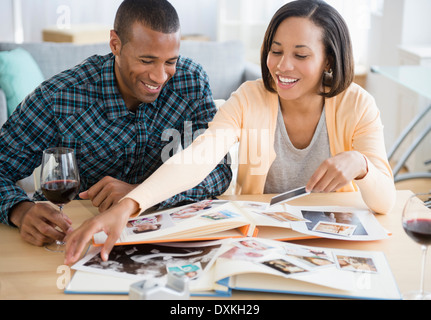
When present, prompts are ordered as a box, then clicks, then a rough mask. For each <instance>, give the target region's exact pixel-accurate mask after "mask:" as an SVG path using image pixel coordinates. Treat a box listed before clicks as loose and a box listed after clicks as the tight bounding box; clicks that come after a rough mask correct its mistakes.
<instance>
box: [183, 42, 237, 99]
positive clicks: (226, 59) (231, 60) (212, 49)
mask: <svg viewBox="0 0 431 320" xmlns="http://www.w3.org/2000/svg"><path fill="white" fill-rule="evenodd" d="M180 53H181V55H183V56H186V57H189V58H191V59H193V60H194V61H195V62H198V63H200V64H201V65H202V66H203V68H204V69H205V71H206V72H207V74H208V76H209V80H210V85H211V90H212V92H213V97H214V99H228V98H229V97H230V95H231V93H232V92H233V91H235V90H236V89H238V87H239V86H240V85H241V83H242V82H243V76H244V70H245V50H244V46H243V45H242V43H241V42H236V41H231V42H199V41H182V42H181V48H180Z"/></svg>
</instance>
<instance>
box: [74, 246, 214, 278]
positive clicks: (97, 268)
mask: <svg viewBox="0 0 431 320" xmlns="http://www.w3.org/2000/svg"><path fill="white" fill-rule="evenodd" d="M219 248H220V244H217V243H213V244H205V243H203V244H196V245H195V246H194V244H181V243H178V244H166V245H164V244H140V245H132V246H115V247H114V248H113V249H112V251H111V254H110V256H109V260H108V261H106V262H105V261H102V259H101V257H100V254H98V253H99V251H100V250H97V248H94V250H95V251H94V254H91V255H88V258H87V259H84V260H82V262H81V263H79V264H78V265H77V266H76V269H77V270H83V271H87V272H95V273H102V274H106V275H112V276H118V277H125V278H129V279H134V278H136V279H155V278H162V277H164V276H165V275H167V272H168V271H167V268H168V267H169V268H174V267H178V268H180V269H181V270H182V272H183V273H184V274H186V269H187V268H186V267H185V266H192V265H197V264H199V268H200V269H201V270H204V269H205V267H206V266H207V265H208V264H209V263H210V262H211V260H212V258H213V257H214V256H215V254H216V252H217V250H218V249H219ZM189 269H190V268H189Z"/></svg>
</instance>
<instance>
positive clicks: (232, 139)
mask: <svg viewBox="0 0 431 320" xmlns="http://www.w3.org/2000/svg"><path fill="white" fill-rule="evenodd" d="M278 105H279V102H278V95H277V94H276V93H270V92H268V91H267V90H266V89H265V88H264V85H263V82H262V80H256V81H250V82H246V83H244V84H243V85H242V86H241V87H240V88H239V89H238V90H237V91H236V92H235V93H233V94H232V96H231V98H230V99H229V100H228V101H227V102H226V103H225V104H224V105H223V106H222V107H221V108H220V109H219V111H218V112H217V114H216V116H215V117H214V119H213V121H212V122H211V123H210V124H209V128H208V130H206V131H205V133H204V134H202V135H201V136H200V137H199V138H197V139H196V140H195V141H194V142H193V144H192V145H191V146H190V147H188V148H186V149H185V150H184V151H183V152H181V153H179V154H176V155H175V156H173V157H172V158H171V159H169V160H168V161H166V162H165V164H164V165H163V166H162V167H160V168H159V169H158V170H157V171H156V172H155V173H154V174H153V175H152V176H151V177H150V178H148V179H147V180H146V181H144V182H143V183H142V184H141V185H140V186H138V187H137V188H136V189H135V190H133V191H132V192H131V193H130V194H129V195H127V196H126V197H128V198H131V199H133V200H135V201H137V202H138V203H139V204H140V208H141V210H145V209H147V208H149V207H151V206H152V205H155V204H157V203H159V202H161V201H163V200H165V199H167V198H169V197H171V196H173V195H175V194H177V193H180V192H183V191H185V190H188V189H190V188H193V187H194V186H196V185H197V184H199V183H200V182H201V181H202V180H203V179H205V177H206V176H207V175H208V174H209V173H210V172H211V171H212V170H213V169H214V167H215V166H216V165H217V163H219V162H220V161H221V160H222V159H223V157H224V156H225V155H226V153H227V152H228V151H229V149H230V147H231V146H232V145H234V144H235V143H236V142H239V152H238V154H239V159H238V177H237V181H236V189H235V193H237V194H262V193H263V189H264V186H265V181H266V176H267V173H268V171H269V168H270V167H271V164H272V162H273V161H274V159H275V157H276V154H275V151H274V135H275V128H276V123H277V114H278ZM325 112H326V114H325V116H326V125H327V129H328V136H329V145H330V149H331V154H332V155H336V154H338V153H340V152H344V151H351V150H356V151H359V152H361V153H362V154H363V155H364V156H365V157H366V159H367V162H368V173H367V175H366V176H365V177H364V178H363V179H361V180H356V181H352V182H351V183H350V184H349V185H347V186H345V187H343V188H342V189H340V190H338V191H344V192H348V191H358V190H360V192H361V195H362V198H363V200H364V202H365V203H366V204H367V206H368V207H369V208H370V209H371V210H373V211H375V212H376V213H382V214H385V213H388V212H389V211H390V210H391V209H392V207H393V205H394V203H395V186H394V182H393V175H392V171H391V168H390V166H389V163H388V160H387V155H386V150H385V145H384V137H383V126H382V124H381V120H380V113H379V110H378V109H377V107H376V104H375V102H374V99H373V98H372V97H371V95H369V94H368V93H367V92H366V91H365V90H363V89H362V88H361V87H359V86H358V85H356V84H352V85H351V86H350V87H349V88H348V89H347V90H345V91H344V92H343V93H341V94H339V95H338V96H336V97H333V98H329V99H326V101H325Z"/></svg>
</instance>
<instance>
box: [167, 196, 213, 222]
mask: <svg viewBox="0 0 431 320" xmlns="http://www.w3.org/2000/svg"><path fill="white" fill-rule="evenodd" d="M213 206H214V204H213V201H212V200H204V201H200V202H197V203H193V204H191V205H188V206H186V207H184V208H182V209H180V210H178V211H175V212H172V213H171V214H170V216H171V218H172V219H173V220H174V221H182V220H186V219H189V218H193V217H195V216H196V215H198V214H199V213H201V211H203V210H208V209H211V208H213Z"/></svg>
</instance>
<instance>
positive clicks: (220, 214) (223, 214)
mask: <svg viewBox="0 0 431 320" xmlns="http://www.w3.org/2000/svg"><path fill="white" fill-rule="evenodd" d="M239 216H240V215H238V214H236V213H234V212H232V211H228V210H220V211H217V212H213V213H210V214H204V215H202V216H201V217H202V218H207V219H211V220H223V219H231V218H236V217H239Z"/></svg>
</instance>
